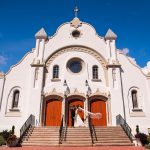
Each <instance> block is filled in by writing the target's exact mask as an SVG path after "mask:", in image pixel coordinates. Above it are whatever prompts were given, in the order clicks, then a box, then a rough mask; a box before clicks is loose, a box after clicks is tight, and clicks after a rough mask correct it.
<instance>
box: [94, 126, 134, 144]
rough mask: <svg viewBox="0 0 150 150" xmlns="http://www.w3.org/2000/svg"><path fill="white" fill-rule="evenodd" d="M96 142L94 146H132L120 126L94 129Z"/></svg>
mask: <svg viewBox="0 0 150 150" xmlns="http://www.w3.org/2000/svg"><path fill="white" fill-rule="evenodd" d="M95 131H96V136H97V141H95V144H94V146H134V144H133V143H131V141H130V139H129V138H128V136H127V135H126V133H125V132H124V131H123V129H122V128H121V127H120V126H114V127H95Z"/></svg>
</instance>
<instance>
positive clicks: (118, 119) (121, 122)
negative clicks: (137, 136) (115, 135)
mask: <svg viewBox="0 0 150 150" xmlns="http://www.w3.org/2000/svg"><path fill="white" fill-rule="evenodd" d="M116 123H117V125H120V126H121V127H122V128H123V130H124V131H125V133H126V134H127V136H128V137H129V139H130V141H131V142H133V140H132V137H133V135H132V133H131V132H132V130H131V128H130V126H129V125H128V124H127V122H126V121H125V120H124V119H123V118H122V116H121V115H120V114H119V115H117V116H116Z"/></svg>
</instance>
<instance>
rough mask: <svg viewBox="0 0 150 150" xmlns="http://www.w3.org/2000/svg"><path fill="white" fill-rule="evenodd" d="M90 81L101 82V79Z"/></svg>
mask: <svg viewBox="0 0 150 150" xmlns="http://www.w3.org/2000/svg"><path fill="white" fill-rule="evenodd" d="M91 81H93V82H102V80H101V79H92V80H91Z"/></svg>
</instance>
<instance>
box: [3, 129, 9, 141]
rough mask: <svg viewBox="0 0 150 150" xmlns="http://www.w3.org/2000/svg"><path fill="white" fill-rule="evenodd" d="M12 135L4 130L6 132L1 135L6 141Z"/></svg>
mask: <svg viewBox="0 0 150 150" xmlns="http://www.w3.org/2000/svg"><path fill="white" fill-rule="evenodd" d="M10 135H11V133H10V131H8V130H4V131H3V132H2V133H1V136H2V137H3V138H4V140H5V141H6V140H7V139H8V138H9V137H10Z"/></svg>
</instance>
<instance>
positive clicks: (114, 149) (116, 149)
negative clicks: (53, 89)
mask: <svg viewBox="0 0 150 150" xmlns="http://www.w3.org/2000/svg"><path fill="white" fill-rule="evenodd" d="M0 150H145V148H144V147H134V146H121V147H120V146H104V147H103V146H101V147H14V148H13V147H12V148H9V147H0Z"/></svg>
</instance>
